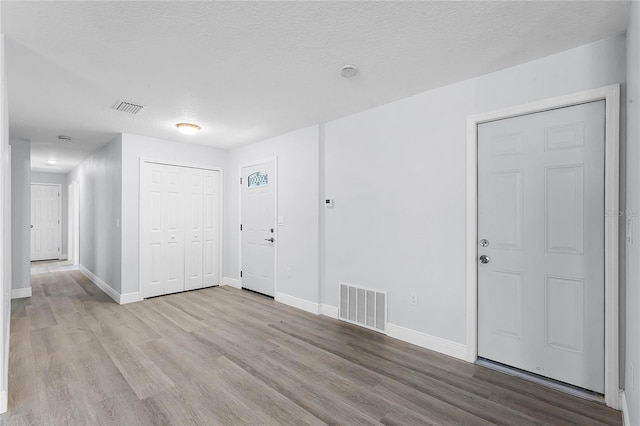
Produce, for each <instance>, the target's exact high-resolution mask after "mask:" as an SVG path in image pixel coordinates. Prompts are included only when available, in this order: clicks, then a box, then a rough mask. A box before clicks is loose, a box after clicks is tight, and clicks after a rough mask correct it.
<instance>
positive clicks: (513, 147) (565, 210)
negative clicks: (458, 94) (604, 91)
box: [478, 100, 605, 393]
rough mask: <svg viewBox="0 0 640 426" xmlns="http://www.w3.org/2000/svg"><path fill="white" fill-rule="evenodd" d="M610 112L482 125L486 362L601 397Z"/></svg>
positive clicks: (481, 300)
mask: <svg viewBox="0 0 640 426" xmlns="http://www.w3.org/2000/svg"><path fill="white" fill-rule="evenodd" d="M604 109H605V101H603V100H601V101H595V102H590V103H585V104H580V105H575V106H570V107H565V108H558V109H554V110H550V111H544V112H539V113H535V114H527V115H522V116H519V117H512V118H507V119H503V120H496V121H491V122H488V123H482V124H480V125H478V238H479V239H480V246H479V248H478V252H479V254H480V256H481V257H480V260H482V259H484V260H485V261H486V262H487V263H482V262H481V263H479V265H478V356H480V357H482V358H486V359H489V360H492V361H497V362H500V363H502V364H506V365H509V366H512V367H516V368H519V369H522V370H525V371H529V372H531V373H535V374H538V375H541V376H545V377H548V378H552V379H554V380H558V381H561V382H565V383H569V384H572V385H574V386H578V387H581V388H585V389H589V390H591V391H595V392H598V393H604V215H603V212H604V118H605V117H604ZM483 243H484V246H483ZM483 256H485V257H483Z"/></svg>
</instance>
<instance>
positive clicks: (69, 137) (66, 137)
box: [58, 135, 71, 142]
mask: <svg viewBox="0 0 640 426" xmlns="http://www.w3.org/2000/svg"><path fill="white" fill-rule="evenodd" d="M58 140H61V141H67V142H71V136H64V135H60V136H58Z"/></svg>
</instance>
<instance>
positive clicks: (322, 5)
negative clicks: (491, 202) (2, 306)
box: [1, 1, 629, 171]
mask: <svg viewBox="0 0 640 426" xmlns="http://www.w3.org/2000/svg"><path fill="white" fill-rule="evenodd" d="M628 6H629V5H628V3H626V2H573V1H569V2H561V1H552V2H538V1H534V2H460V1H452V2H309V1H304V2H182V1H174V2H131V1H118V2H103V1H102V2H95V1H90V2H82V1H80V2H78V1H71V2H61V1H55V2H11V1H2V3H1V7H2V30H3V32H4V33H5V35H6V36H7V47H6V48H7V76H8V85H9V89H8V90H9V114H10V126H11V127H10V132H11V136H12V137H13V138H25V139H30V140H31V141H32V144H33V145H32V146H33V149H32V166H33V168H34V169H38V170H59V171H66V170H69V169H70V168H71V167H72V166H73V165H75V164H77V163H78V162H79V161H80V160H81V159H82V158H84V157H85V156H86V155H88V153H90V152H92V151H94V150H96V149H97V148H99V147H100V146H102V145H103V144H105V143H106V142H108V141H109V140H110V139H111V138H112V137H114V136H115V135H116V134H117V133H121V132H125V133H135V134H140V135H145V136H151V137H158V138H163V139H172V140H180V141H184V142H193V143H202V144H207V145H211V146H216V147H220V148H230V147H234V146H238V145H242V144H247V143H250V142H255V141H259V140H262V139H264V138H267V137H271V136H275V135H279V134H282V133H286V132H288V131H292V130H295V129H298V128H301V127H305V126H308V125H311V124H314V123H318V122H325V121H328V120H332V119H335V118H338V117H342V116H345V115H348V114H352V113H355V112H358V111H362V110H365V109H368V108H371V107H373V106H377V105H381V104H384V103H388V102H390V101H393V100H396V99H400V98H403V97H406V96H410V95H413V94H416V93H419V92H422V91H425V90H428V89H431V88H434V87H438V86H442V85H445V84H449V83H452V82H455V81H459V80H463V79H466V78H470V77H474V76H477V75H481V74H485V73H488V72H491V71H495V70H498V69H502V68H506V67H509V66H512V65H516V64H519V63H522V62H525V61H529V60H532V59H536V58H539V57H542V56H546V55H549V54H552V53H556V52H559V51H562V50H566V49H569V48H572V47H575V46H578V45H582V44H586V43H589V42H592V41H595V40H599V39H602V38H606V37H608V36H612V35H617V34H621V33H624V31H625V29H626V22H627V16H626V14H627V11H628ZM345 63H355V64H357V65H358V66H359V67H360V70H361V72H360V74H359V75H358V76H356V77H355V78H352V79H349V80H347V79H344V78H342V77H340V76H339V73H338V70H339V68H340V66H342V65H343V64H345ZM118 99H124V100H129V101H133V102H137V103H141V104H143V105H145V108H144V110H143V111H142V112H140V113H139V114H138V115H135V116H134V115H127V114H124V113H121V112H117V111H114V110H112V109H111V107H112V106H113V104H114V103H115V102H116V101H117V100H118ZM180 121H193V122H196V123H198V124H200V125H201V126H202V127H203V130H202V131H201V132H200V133H199V134H198V135H196V136H192V137H186V136H182V135H180V134H179V133H177V132H176V131H175V128H174V125H175V123H177V122H180ZM59 134H65V135H70V136H72V137H73V141H72V142H71V143H69V142H65V143H59V142H58V141H57V135H59ZM50 156H56V157H58V158H59V159H60V164H59V166H58V167H54V168H47V167H46V166H44V160H45V159H46V158H47V157H50Z"/></svg>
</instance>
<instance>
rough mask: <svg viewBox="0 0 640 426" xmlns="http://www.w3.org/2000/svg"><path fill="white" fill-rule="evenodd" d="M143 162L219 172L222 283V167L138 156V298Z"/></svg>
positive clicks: (220, 275) (140, 289) (219, 255)
mask: <svg viewBox="0 0 640 426" xmlns="http://www.w3.org/2000/svg"><path fill="white" fill-rule="evenodd" d="M144 163H153V164H162V165H165V166H176V167H186V168H190V169H202V170H211V171H214V172H218V173H220V179H219V180H218V191H219V192H218V193H219V194H220V207H219V209H218V210H219V215H220V222H219V224H218V226H219V228H218V236H219V244H218V246H219V247H218V286H221V285H222V276H223V273H222V268H223V265H224V264H223V261H224V255H223V249H224V193H223V191H224V169H223V168H222V167H211V166H205V165H202V164H194V163H179V162H174V161H165V160H156V159H152V158H143V157H140V162H139V167H138V292H139V295H140V298H139V300H144V288H143V281H142V278H143V277H142V273H143V271H142V267H141V265H142V240H143V237H142V226H140V225H141V223H142V209H141V208H140V207H141V204H142V182H143V179H142V167H143V165H144Z"/></svg>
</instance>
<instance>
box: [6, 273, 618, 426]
mask: <svg viewBox="0 0 640 426" xmlns="http://www.w3.org/2000/svg"><path fill="white" fill-rule="evenodd" d="M32 279H33V285H32V286H33V296H32V297H31V298H29V299H19V300H14V301H13V307H12V320H11V355H10V361H9V362H10V378H9V411H8V413H6V414H4V415H2V416H0V422H1V423H2V424H30V425H31V424H46V425H50V424H55V425H58V424H59V425H62V424H79V425H92V424H120V425H146V424H149V425H151V424H153V425H163V424H171V425H187V424H274V425H275V424H323V423H326V424H344V425H359V424H379V423H382V424H387V425H389V424H404V425H409V424H433V425H449V424H451V425H453V424H464V425H480V424H491V423H494V424H508V425H529V424H536V425H538V424H577V425H597V424H617V425H619V424H621V422H622V420H621V415H620V413H619V412H617V411H614V410H611V409H608V408H606V407H604V406H603V405H600V404H597V403H594V402H589V401H585V400H581V399H579V398H575V397H572V396H568V395H565V394H562V393H559V392H556V391H553V390H549V389H546V388H542V387H540V386H538V385H535V384H532V383H528V382H525V381H522V380H520V379H517V378H513V377H510V376H506V375H504V374H501V373H498V372H495V371H492V370H488V369H486V368H483V367H478V366H476V365H472V364H469V363H465V362H461V361H458V360H455V359H452V358H450V357H447V356H443V355H440V354H437V353H434V352H431V351H428V350H424V349H421V348H418V347H415V346H412V345H409V344H405V343H403V342H400V341H398V340H395V339H391V338H388V337H386V336H383V335H381V334H378V333H375V332H372V331H369V330H365V329H362V328H359V327H356V326H352V325H350V324H346V323H344V322H340V321H336V320H333V319H330V318H326V317H321V316H314V315H311V314H307V313H305V312H302V311H299V310H296V309H293V308H290V307H287V306H285V305H282V304H279V303H276V302H274V301H273V300H270V299H267V298H264V297H261V296H259V295H255V294H252V293H249V292H243V291H240V290H236V289H233V288H229V287H222V288H210V289H205V290H199V291H193V292H187V293H181V294H175V295H171V296H165V297H159V298H155V299H149V300H146V301H144V302H139V303H134V304H130V305H124V306H119V305H117V304H115V303H114V302H113V301H112V300H111V299H110V298H109V297H108V296H107V295H105V294H104V293H103V292H102V291H101V290H99V289H98V288H97V287H96V286H95V285H94V284H93V283H91V281H89V280H88V279H86V278H85V277H84V276H83V275H82V274H81V273H80V272H79V271H64V272H53V273H41V274H37V275H32Z"/></svg>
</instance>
